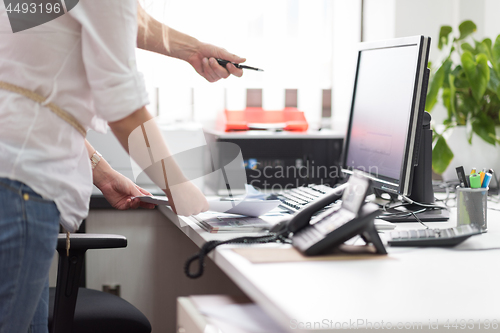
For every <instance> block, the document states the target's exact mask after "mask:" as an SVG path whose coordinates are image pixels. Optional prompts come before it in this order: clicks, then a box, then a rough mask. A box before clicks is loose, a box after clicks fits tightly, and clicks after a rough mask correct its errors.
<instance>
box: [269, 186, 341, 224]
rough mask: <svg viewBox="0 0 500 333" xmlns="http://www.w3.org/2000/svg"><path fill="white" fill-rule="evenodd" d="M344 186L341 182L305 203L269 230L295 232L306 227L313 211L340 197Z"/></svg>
mask: <svg viewBox="0 0 500 333" xmlns="http://www.w3.org/2000/svg"><path fill="white" fill-rule="evenodd" d="M346 188H347V184H342V185H340V186H338V187H336V188H335V189H334V190H333V192H331V193H327V194H325V195H323V196H322V197H320V198H318V199H316V200H314V201H313V202H310V203H309V204H307V205H306V206H305V207H303V208H302V209H301V210H299V211H297V212H296V213H295V214H294V215H293V216H292V217H291V218H288V219H286V220H284V221H282V222H280V223H278V224H276V225H275V226H274V227H273V228H272V229H271V230H269V232H274V233H279V234H282V233H290V232H297V231H298V230H300V229H302V228H305V227H307V226H308V225H309V222H310V221H311V218H312V216H313V215H314V213H316V212H317V211H319V210H321V209H323V208H324V207H326V206H328V205H329V204H331V203H334V202H335V201H337V200H339V199H340V198H342V193H343V192H344V190H345V189H346Z"/></svg>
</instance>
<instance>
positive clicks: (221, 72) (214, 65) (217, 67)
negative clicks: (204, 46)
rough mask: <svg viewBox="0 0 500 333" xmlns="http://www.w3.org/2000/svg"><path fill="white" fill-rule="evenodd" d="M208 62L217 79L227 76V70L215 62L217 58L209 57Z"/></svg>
mask: <svg viewBox="0 0 500 333" xmlns="http://www.w3.org/2000/svg"><path fill="white" fill-rule="evenodd" d="M208 62H209V63H210V67H211V68H212V70H213V71H214V73H215V74H216V75H217V77H218V79H227V78H228V77H229V72H228V71H227V70H226V69H225V68H224V67H222V66H221V65H219V63H218V62H217V60H215V58H210V59H209V60H208ZM218 79H217V80H218Z"/></svg>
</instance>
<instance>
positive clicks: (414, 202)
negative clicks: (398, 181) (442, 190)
mask: <svg viewBox="0 0 500 333" xmlns="http://www.w3.org/2000/svg"><path fill="white" fill-rule="evenodd" d="M401 197H402V198H403V200H405V201H406V202H408V203H409V204H410V205H417V206H421V207H427V208H436V209H446V210H448V207H446V206H439V205H433V204H423V203H420V202H416V201H413V200H411V199H410V198H408V197H407V196H405V195H402V196H401Z"/></svg>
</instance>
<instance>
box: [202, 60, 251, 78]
mask: <svg viewBox="0 0 500 333" xmlns="http://www.w3.org/2000/svg"><path fill="white" fill-rule="evenodd" d="M239 59H241V58H239ZM202 64H203V73H204V76H205V78H206V79H207V80H208V81H209V82H217V81H219V80H220V79H227V78H228V77H229V76H230V75H234V76H237V77H242V76H243V70H242V69H240V68H236V66H234V65H233V64H227V65H226V67H223V66H221V65H219V63H218V62H217V60H215V58H210V59H208V58H203V61H202Z"/></svg>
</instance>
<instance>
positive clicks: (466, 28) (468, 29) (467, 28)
mask: <svg viewBox="0 0 500 333" xmlns="http://www.w3.org/2000/svg"><path fill="white" fill-rule="evenodd" d="M458 30H459V31H460V37H458V40H462V39H465V38H466V37H467V36H469V35H470V34H472V33H474V32H476V30H477V27H476V24H475V23H474V22H472V21H470V20H467V21H463V22H462V23H461V24H460V25H459V26H458Z"/></svg>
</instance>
